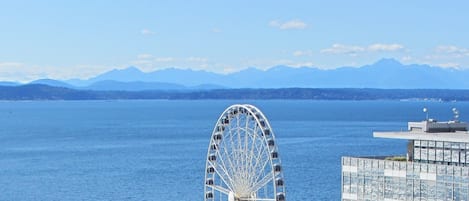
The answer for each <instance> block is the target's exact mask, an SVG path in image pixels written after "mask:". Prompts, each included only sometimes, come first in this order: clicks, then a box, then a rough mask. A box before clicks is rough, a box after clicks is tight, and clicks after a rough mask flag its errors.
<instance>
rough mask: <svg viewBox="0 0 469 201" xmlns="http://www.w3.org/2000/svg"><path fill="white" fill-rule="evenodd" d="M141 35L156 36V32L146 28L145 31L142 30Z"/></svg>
mask: <svg viewBox="0 0 469 201" xmlns="http://www.w3.org/2000/svg"><path fill="white" fill-rule="evenodd" d="M140 33H141V34H142V35H147V36H148V35H154V34H155V32H154V31H152V30H150V29H146V28H145V29H142V30H141V31H140Z"/></svg>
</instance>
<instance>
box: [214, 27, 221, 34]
mask: <svg viewBox="0 0 469 201" xmlns="http://www.w3.org/2000/svg"><path fill="white" fill-rule="evenodd" d="M212 32H213V33H221V32H222V30H221V29H219V28H216V27H215V28H213V29H212Z"/></svg>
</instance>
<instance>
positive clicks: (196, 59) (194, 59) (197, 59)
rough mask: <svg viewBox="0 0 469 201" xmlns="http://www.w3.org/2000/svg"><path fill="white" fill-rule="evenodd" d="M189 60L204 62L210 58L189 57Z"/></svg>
mask: <svg viewBox="0 0 469 201" xmlns="http://www.w3.org/2000/svg"><path fill="white" fill-rule="evenodd" d="M187 60H188V61H191V62H203V63H204V62H207V61H208V59H207V58H204V57H189V58H187Z"/></svg>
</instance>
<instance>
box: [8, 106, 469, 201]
mask: <svg viewBox="0 0 469 201" xmlns="http://www.w3.org/2000/svg"><path fill="white" fill-rule="evenodd" d="M234 103H251V104H254V105H256V106H257V107H259V108H260V109H261V110H262V111H263V112H264V114H266V116H267V118H268V119H269V120H270V123H271V125H272V127H273V130H274V132H275V134H276V137H277V141H278V146H279V150H280V156H281V158H282V163H283V166H284V171H285V172H284V174H285V180H286V187H287V198H288V200H289V201H295V200H297V201H300V200H301V201H303V200H308V201H309V200H325V201H328V200H340V157H341V156H343V155H349V156H350V155H352V156H359V155H366V156H372V155H390V154H404V153H405V149H406V145H405V144H406V142H405V141H401V140H386V139H373V137H372V131H385V130H401V129H406V126H407V125H406V122H407V121H413V120H422V119H424V118H425V114H424V113H423V112H422V108H423V107H427V108H429V114H430V116H431V117H434V118H437V119H440V120H449V119H450V118H451V116H452V113H451V108H453V107H456V108H458V109H459V111H460V112H461V119H462V120H467V119H468V117H469V103H468V102H457V103H440V102H399V101H290V100H288V101H282V100H275V101H229V100H228V101H227V100H224V101H210V100H203V101H164V100H156V101H52V102H49V101H33V102H0V200H1V201H4V200H5V201H23V200H24V201H33V200H34V201H36V200H53V201H54V200H135V201H143V200H157V201H159V200H161V201H166V200H174V201H196V200H203V196H204V193H203V184H204V171H205V158H206V151H207V146H208V142H209V138H210V135H211V131H212V129H213V126H214V124H215V122H216V120H217V118H218V116H219V115H220V114H221V112H223V110H224V109H225V108H226V107H228V106H229V105H231V104H234Z"/></svg>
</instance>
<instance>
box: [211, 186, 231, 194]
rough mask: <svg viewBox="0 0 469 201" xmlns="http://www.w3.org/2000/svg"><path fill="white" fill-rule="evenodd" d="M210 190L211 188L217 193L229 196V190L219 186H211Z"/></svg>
mask: <svg viewBox="0 0 469 201" xmlns="http://www.w3.org/2000/svg"><path fill="white" fill-rule="evenodd" d="M211 188H213V189H215V190H217V191H219V192H221V193H224V194H226V195H228V194H230V190H229V189H226V188H223V187H221V186H216V185H213V186H211Z"/></svg>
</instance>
